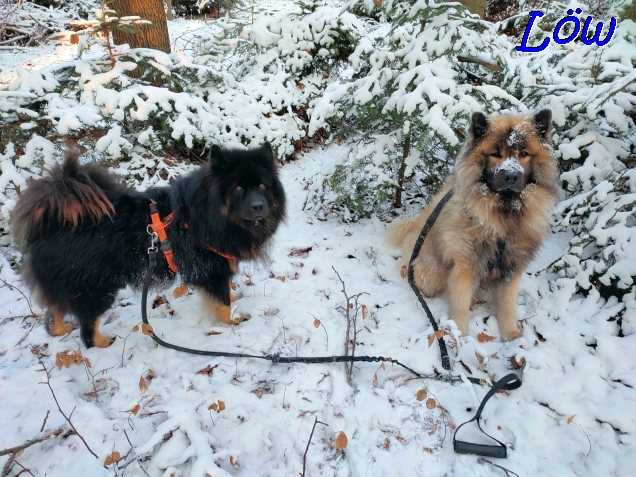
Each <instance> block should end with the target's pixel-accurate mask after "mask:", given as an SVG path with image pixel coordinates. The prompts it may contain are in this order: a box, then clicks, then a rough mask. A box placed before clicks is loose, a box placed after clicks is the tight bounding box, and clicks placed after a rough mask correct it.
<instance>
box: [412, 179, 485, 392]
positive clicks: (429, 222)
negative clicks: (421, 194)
mask: <svg viewBox="0 0 636 477" xmlns="http://www.w3.org/2000/svg"><path fill="white" fill-rule="evenodd" d="M451 197H453V191H452V190H451V191H448V193H447V194H446V195H445V196H444V197H442V200H440V201H439V202H438V204H437V205H436V206H435V208H434V209H433V212H431V215H429V216H428V219H426V223H425V224H424V227H422V231H421V232H420V235H419V237H417V241H416V242H415V247H413V253H412V254H411V259H410V260H409V285H411V288H412V289H413V291H414V292H415V296H417V299H418V300H419V301H420V305H422V308H424V311H425V312H426V316H428V321H430V322H431V326H432V327H433V330H434V331H439V327H438V326H437V321H436V320H435V318H434V317H433V313H431V310H430V308H429V307H428V305H427V304H426V300H424V297H423V296H422V292H420V289H419V288H417V285H416V284H415V278H414V276H413V262H414V261H415V259H416V258H417V256H418V255H419V254H420V250H422V245H424V240H426V236H427V235H428V233H429V232H430V230H431V227H432V226H433V224H434V223H435V220H437V217H438V216H439V214H440V212H441V211H442V209H443V208H444V206H445V205H446V202H448V201H449V200H450V198H451ZM437 342H438V343H439V353H440V355H441V356H442V366H443V368H444V369H445V370H446V371H452V370H453V368H452V367H451V364H450V358H449V357H448V349H447V348H446V342H445V341H444V337H443V336H437ZM468 379H470V380H471V381H473V379H475V378H468ZM473 382H475V381H473Z"/></svg>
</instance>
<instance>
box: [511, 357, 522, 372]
mask: <svg viewBox="0 0 636 477" xmlns="http://www.w3.org/2000/svg"><path fill="white" fill-rule="evenodd" d="M510 364H511V366H512V369H521V368H523V366H524V365H525V364H526V359H525V358H521V359H520V360H519V361H517V360H516V359H515V358H514V357H512V358H510Z"/></svg>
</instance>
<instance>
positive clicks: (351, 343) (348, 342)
mask: <svg viewBox="0 0 636 477" xmlns="http://www.w3.org/2000/svg"><path fill="white" fill-rule="evenodd" d="M331 268H332V269H333V271H334V272H336V275H337V276H338V280H340V283H341V284H342V293H343V295H344V296H345V300H346V304H345V307H344V308H343V307H338V308H340V309H341V310H342V311H343V314H344V315H345V317H346V318H347V331H346V333H345V356H349V350H351V356H354V355H355V351H356V340H357V337H358V330H357V320H358V312H359V311H360V309H361V305H360V304H359V303H358V299H359V298H360V297H361V296H362V295H368V293H366V292H362V293H357V294H355V295H352V296H349V295H348V294H347V289H346V286H345V282H344V280H343V279H342V277H341V276H340V274H339V273H338V270H336V269H335V267H334V266H333V265H332V267H331ZM352 300H353V303H352ZM351 310H354V312H353V316H351ZM352 325H353V338H352V336H351V326H352ZM345 370H346V372H347V382H348V383H349V384H351V381H352V379H353V363H345Z"/></svg>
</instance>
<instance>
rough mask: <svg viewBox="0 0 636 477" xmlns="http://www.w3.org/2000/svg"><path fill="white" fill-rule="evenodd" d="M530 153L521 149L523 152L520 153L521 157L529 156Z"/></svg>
mask: <svg viewBox="0 0 636 477" xmlns="http://www.w3.org/2000/svg"><path fill="white" fill-rule="evenodd" d="M528 155H529V154H528V153H527V152H526V151H521V154H519V156H520V157H528Z"/></svg>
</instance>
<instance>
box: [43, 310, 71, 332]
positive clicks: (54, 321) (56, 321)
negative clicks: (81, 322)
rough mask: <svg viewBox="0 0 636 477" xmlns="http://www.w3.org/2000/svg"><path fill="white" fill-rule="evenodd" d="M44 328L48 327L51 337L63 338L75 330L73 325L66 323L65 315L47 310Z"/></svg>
mask: <svg viewBox="0 0 636 477" xmlns="http://www.w3.org/2000/svg"><path fill="white" fill-rule="evenodd" d="M44 326H45V327H46V331H47V333H48V334H49V335H51V336H62V335H65V334H67V333H70V332H71V331H73V330H74V329H75V326H73V325H72V324H71V323H65V322H64V315H63V314H61V313H55V312H54V311H52V310H46V314H45V315H44Z"/></svg>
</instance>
